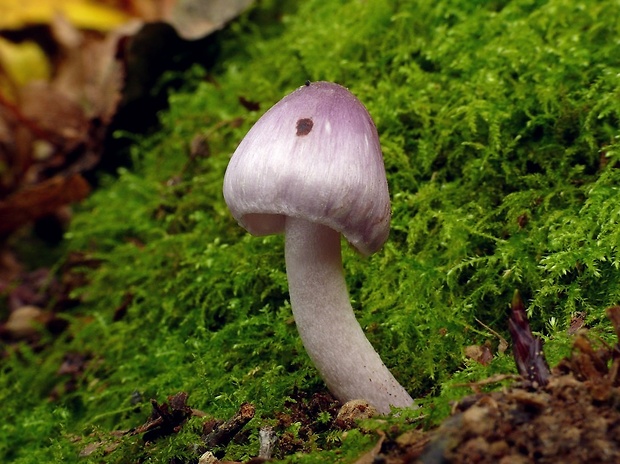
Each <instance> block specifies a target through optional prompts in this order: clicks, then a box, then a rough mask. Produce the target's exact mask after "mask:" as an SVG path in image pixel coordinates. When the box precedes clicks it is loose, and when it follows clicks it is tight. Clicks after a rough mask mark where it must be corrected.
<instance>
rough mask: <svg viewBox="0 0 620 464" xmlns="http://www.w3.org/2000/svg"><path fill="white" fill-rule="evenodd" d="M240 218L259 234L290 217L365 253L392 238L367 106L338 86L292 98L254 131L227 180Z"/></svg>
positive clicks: (315, 86)
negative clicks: (339, 237) (334, 234)
mask: <svg viewBox="0 0 620 464" xmlns="http://www.w3.org/2000/svg"><path fill="white" fill-rule="evenodd" d="M224 199H225V200H226V203H227V204H228V207H229V209H230V211H231V213H232V215H233V217H234V218H235V219H236V220H237V221H238V222H239V224H240V225H241V226H242V227H244V228H245V229H246V230H248V231H249V232H250V233H252V234H254V235H268V234H275V233H282V232H284V223H285V217H286V216H290V217H295V218H303V219H306V220H308V221H311V222H315V223H319V224H323V225H326V226H328V227H330V228H332V229H334V230H336V231H338V232H340V233H341V234H342V235H344V236H345V238H346V239H347V240H348V241H349V242H350V243H351V244H352V245H353V246H354V247H355V248H356V249H357V250H358V251H359V252H360V253H362V254H364V255H368V254H371V253H374V252H375V251H377V250H378V249H379V248H381V246H382V245H383V243H384V242H385V240H386V239H387V237H388V234H389V228H390V198H389V192H388V186H387V181H386V177H385V168H384V166H383V157H382V154H381V147H380V145H379V136H378V134H377V129H376V127H375V125H374V123H373V121H372V119H371V117H370V115H369V114H368V111H367V110H366V108H365V107H364V105H363V104H362V103H361V102H360V101H359V100H358V99H357V98H356V97H355V96H354V95H353V94H352V93H351V92H349V91H348V90H347V89H346V88H344V87H342V86H340V85H338V84H334V83H331V82H314V83H308V84H307V85H304V86H302V87H300V88H299V89H297V90H295V91H294V92H293V93H291V94H289V95H287V96H286V97H284V98H283V99H282V100H280V101H279V102H278V103H277V104H276V105H274V106H273V107H272V108H271V109H269V111H267V112H266V113H265V114H264V115H263V116H262V117H261V118H260V119H259V120H258V121H257V122H256V124H255V125H254V126H253V127H252V128H251V129H250V131H249V132H248V134H247V135H246V137H245V138H244V139H243V140H242V142H241V143H240V144H239V146H238V148H237V150H236V151H235V153H234V154H233V156H232V158H231V160H230V163H229V165H228V169H227V170H226V175H225V177H224Z"/></svg>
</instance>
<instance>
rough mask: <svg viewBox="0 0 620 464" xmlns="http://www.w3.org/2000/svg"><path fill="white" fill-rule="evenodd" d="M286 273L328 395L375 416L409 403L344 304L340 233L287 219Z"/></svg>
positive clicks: (302, 332)
mask: <svg viewBox="0 0 620 464" xmlns="http://www.w3.org/2000/svg"><path fill="white" fill-rule="evenodd" d="M285 233H286V248H285V257H286V273H287V277H288V283H289V293H290V299H291V306H292V308H293V316H294V317H295V323H296V324H297V329H298V331H299V334H300V336H301V339H302V341H303V343H304V346H305V348H306V351H307V352H308V354H309V355H310V358H311V359H312V361H313V362H314V364H315V366H316V367H317V369H318V370H319V372H320V374H321V376H322V378H323V380H324V381H325V383H326V384H327V387H328V388H329V390H330V391H331V392H332V393H333V394H334V396H335V397H336V398H338V399H339V400H340V401H342V402H346V401H349V400H352V399H365V400H367V401H368V402H369V403H371V404H372V405H374V406H375V407H376V408H377V409H378V410H379V412H381V413H383V414H385V413H388V412H390V406H396V407H406V406H411V405H412V404H413V399H412V398H411V396H409V394H408V393H407V392H406V391H405V389H404V388H403V387H402V386H401V385H400V384H399V383H398V382H397V381H396V379H395V378H394V376H393V375H392V374H391V373H390V371H388V369H387V368H386V367H385V365H384V364H383V362H382V361H381V358H380V357H379V355H378V354H377V352H376V351H375V350H374V348H373V347H372V345H371V344H370V342H369V341H368V339H367V338H366V336H365V335H364V332H363V331H362V328H361V327H360V325H359V323H358V322H357V320H356V319H355V314H354V313H353V308H352V307H351V303H350V302H349V293H348V291H347V287H346V283H345V280H344V275H343V270H342V257H341V252H340V234H339V233H338V232H336V231H334V230H333V229H330V228H329V227H326V226H323V225H320V224H315V223H311V222H308V221H305V220H303V219H295V218H290V217H289V218H287V219H286V226H285Z"/></svg>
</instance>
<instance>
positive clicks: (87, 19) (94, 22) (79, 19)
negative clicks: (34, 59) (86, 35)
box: [0, 0, 131, 31]
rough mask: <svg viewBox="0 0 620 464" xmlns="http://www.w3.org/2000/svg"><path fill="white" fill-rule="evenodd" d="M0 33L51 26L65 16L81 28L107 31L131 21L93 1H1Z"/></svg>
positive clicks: (125, 16) (125, 15)
mask: <svg viewBox="0 0 620 464" xmlns="http://www.w3.org/2000/svg"><path fill="white" fill-rule="evenodd" d="M1 3H2V5H1V6H0V29H19V28H22V27H24V26H26V25H29V24H48V23H50V22H51V21H52V19H53V17H54V15H55V14H59V13H60V14H63V15H64V16H65V17H66V18H68V19H69V21H70V22H71V23H72V24H73V25H75V26H76V27H78V28H84V29H95V30H101V31H107V30H110V29H114V28H115V27H117V26H119V25H120V24H122V23H124V22H126V21H128V20H129V19H131V17H130V16H128V15H127V14H125V13H124V12H122V11H119V10H115V9H114V8H110V7H108V6H106V5H103V4H99V3H97V2H96V1H93V0H1Z"/></svg>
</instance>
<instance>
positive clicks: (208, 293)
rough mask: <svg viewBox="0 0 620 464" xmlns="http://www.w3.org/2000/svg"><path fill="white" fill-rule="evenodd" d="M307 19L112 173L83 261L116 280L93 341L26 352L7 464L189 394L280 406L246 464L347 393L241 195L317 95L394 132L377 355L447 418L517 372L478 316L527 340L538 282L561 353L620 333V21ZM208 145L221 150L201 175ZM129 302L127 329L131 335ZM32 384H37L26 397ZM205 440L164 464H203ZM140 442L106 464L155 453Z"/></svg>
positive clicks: (255, 51)
mask: <svg viewBox="0 0 620 464" xmlns="http://www.w3.org/2000/svg"><path fill="white" fill-rule="evenodd" d="M292 5H293V4H291V3H288V4H287V8H288V9H289V10H288V13H286V14H284V15H282V16H280V15H279V14H278V8H281V7H282V6H281V5H278V4H277V3H269V2H266V3H261V4H260V5H259V6H258V7H256V9H255V10H254V11H253V12H250V13H249V16H247V15H246V16H244V17H243V18H241V19H240V20H239V21H237V22H235V23H234V24H233V25H232V26H231V27H230V28H229V30H228V31H227V32H226V33H224V34H223V35H222V47H223V50H224V51H225V53H224V56H223V58H222V60H221V61H220V62H219V63H218V65H217V67H216V68H215V69H213V70H211V71H209V79H204V72H203V71H200V70H192V72H190V73H188V76H187V80H188V86H187V89H185V90H182V91H180V92H178V93H175V94H173V95H171V96H170V109H169V110H168V111H166V112H164V113H163V114H162V115H161V122H162V128H161V130H160V131H159V132H158V133H157V134H155V135H154V136H152V137H150V138H148V139H146V140H139V139H138V140H136V142H135V145H134V149H133V158H134V159H133V161H134V166H133V168H132V169H131V170H123V171H121V172H120V173H119V176H118V178H115V179H107V180H106V182H105V185H104V187H103V188H102V189H101V190H99V191H98V192H96V193H95V194H94V195H93V196H92V198H91V199H90V200H89V201H88V202H87V203H86V204H85V205H84V206H83V207H82V211H81V213H80V214H78V215H77V217H76V218H75V221H74V222H73V225H72V228H71V231H70V232H69V233H68V235H67V241H68V245H69V247H70V249H71V250H77V251H82V252H86V253H88V255H89V256H92V257H94V258H97V259H99V260H101V265H100V266H99V267H98V268H97V269H95V270H91V271H88V272H87V273H88V276H89V279H90V283H89V284H88V285H87V286H85V287H84V288H82V289H80V290H79V291H78V293H79V295H80V297H81V298H82V301H83V303H82V305H81V306H80V308H78V310H77V312H76V313H75V314H72V316H71V317H72V318H73V321H72V325H71V337H68V336H67V337H65V338H62V339H60V340H57V341H55V342H54V344H53V346H52V347H51V348H50V349H48V350H46V351H45V352H44V353H37V354H34V353H30V354H28V355H27V356H21V357H18V356H11V357H9V358H8V359H7V360H3V367H2V369H3V372H2V376H1V377H0V379H1V380H0V403H1V404H3V414H4V415H5V421H4V423H3V425H1V426H0V427H1V428H0V430H1V431H2V433H0V436H2V437H3V438H0V456H1V457H2V459H0V460H3V461H6V460H11V459H14V460H15V461H16V462H42V461H41V456H46V457H47V458H48V459H47V460H49V458H50V456H51V457H52V460H63V461H65V462H68V461H70V460H71V456H73V457H74V458H75V457H76V456H77V450H78V449H79V448H80V447H81V446H83V444H84V442H81V444H78V445H77V447H76V446H75V445H73V444H72V443H71V441H72V437H73V436H74V435H79V436H84V437H85V440H86V442H87V441H88V440H91V441H92V440H95V438H93V436H95V435H96V434H95V435H93V436H91V435H90V434H91V433H93V432H95V431H96V432H97V433H105V432H106V431H111V430H119V429H128V428H131V427H135V426H136V425H139V424H140V423H142V421H143V420H144V418H145V416H146V414H148V405H147V404H146V403H141V404H139V405H138V406H136V405H135V404H134V403H133V402H132V401H133V400H132V398H135V394H136V393H135V392H138V393H139V394H140V396H141V397H142V398H145V399H147V398H156V399H158V400H160V401H161V400H163V399H165V397H166V396H167V395H170V394H173V393H175V392H177V391H180V390H183V391H187V392H189V394H190V404H191V405H192V406H193V407H196V408H199V409H202V410H204V411H207V412H208V414H209V415H212V416H214V417H220V418H225V417H228V416H230V415H232V414H233V413H234V411H235V410H236V408H237V407H238V406H239V404H240V403H242V402H244V401H250V402H252V403H254V404H255V405H256V406H257V418H256V419H254V420H253V421H252V422H251V423H250V425H249V426H248V430H249V435H248V439H247V440H248V441H247V442H246V443H242V444H238V445H235V446H232V447H231V448H230V450H229V455H228V456H227V457H228V458H230V459H241V458H244V457H249V456H252V455H254V454H255V453H256V449H257V436H256V433H257V430H258V427H259V426H260V425H261V423H262V422H263V421H269V420H272V419H273V414H274V411H276V410H278V409H282V408H283V406H284V402H285V401H286V399H287V398H288V397H289V395H291V393H292V391H293V390H294V388H295V387H298V388H301V389H303V390H304V391H307V392H312V391H316V390H320V389H322V388H323V385H322V383H321V380H320V379H319V378H318V376H317V373H316V371H315V370H314V368H313V367H312V365H311V363H310V361H309V359H308V358H307V356H306V354H305V353H304V350H303V346H302V345H301V342H300V341H299V338H298V336H297V334H296V331H295V326H294V322H293V320H292V316H291V313H290V308H289V304H288V302H287V286H286V274H285V267H284V262H283V250H282V238H281V237H266V238H255V237H251V236H249V235H248V234H246V233H245V232H243V231H242V230H241V229H240V228H239V227H238V226H237V225H236V224H235V222H234V221H233V219H232V218H231V217H230V214H229V213H228V211H227V208H226V205H225V204H224V201H223V198H222V195H221V186H222V179H223V173H224V170H225V168H226V165H227V162H228V159H229V156H230V154H231V153H232V151H233V150H234V148H235V146H236V144H237V143H238V142H239V141H240V140H241V139H242V137H243V136H244V134H245V133H246V132H247V130H248V129H249V128H250V127H251V125H252V124H253V123H254V122H255V121H256V119H258V117H259V116H260V115H261V114H262V113H263V112H264V111H265V110H266V109H267V108H268V107H269V106H270V105H272V104H273V103H275V102H276V101H277V100H279V99H280V98H281V97H282V96H283V95H285V94H286V93H288V92H290V91H291V90H293V89H294V88H295V87H297V86H299V85H301V84H302V83H303V82H304V81H305V80H306V79H311V80H320V79H326V80H333V81H336V82H339V83H341V84H343V85H346V86H348V87H349V88H350V89H351V90H352V91H353V92H354V93H355V94H356V95H357V96H358V97H359V98H360V99H361V100H362V101H363V102H364V104H365V105H366V106H367V107H368V109H369V111H370V113H371V114H372V115H373V118H374V119H375V121H376V123H377V127H378V130H379V133H380V137H381V142H382V146H383V149H384V157H385V164H386V169H387V172H388V182H389V185H390V190H391V194H392V199H393V220H392V233H391V237H390V241H389V242H388V243H387V244H386V246H385V247H384V249H383V250H382V251H381V252H379V253H378V254H377V255H375V256H373V257H371V258H369V259H361V258H360V257H358V256H356V255H355V254H354V253H353V252H352V251H351V250H345V267H346V273H347V280H348V283H349V288H350V291H351V298H352V300H353V304H354V307H355V309H356V310H357V316H358V318H359V320H360V322H361V323H362V325H363V327H364V328H365V329H366V332H367V334H368V337H369V339H370V340H371V341H372V343H373V344H374V345H375V346H376V347H377V350H378V351H379V352H380V354H381V356H382V358H383V359H384V361H385V362H386V364H387V365H388V366H389V367H390V369H391V370H392V372H394V374H395V375H396V377H397V378H398V379H399V380H400V381H401V382H402V383H403V385H404V386H405V387H406V388H407V389H408V390H409V391H410V392H411V393H412V394H413V395H414V396H418V397H424V398H425V399H424V400H422V403H423V404H424V405H425V408H424V410H425V411H426V412H428V413H429V418H430V419H429V423H434V422H436V421H438V420H440V419H441V418H442V417H444V416H445V415H446V414H447V412H448V409H447V401H448V400H450V399H454V398H456V397H458V396H459V395H462V394H463V393H465V392H466V391H467V390H466V389H463V388H458V387H456V386H455V385H458V384H460V383H463V382H467V381H472V380H476V379H479V378H482V377H484V376H486V375H489V374H492V373H497V372H503V373H507V372H514V367H513V363H512V359H511V357H510V356H509V354H508V353H506V354H505V355H503V356H502V355H498V356H497V357H496V359H495V360H494V361H493V363H491V365H490V367H483V366H480V365H476V364H474V363H472V362H471V361H466V360H465V358H464V355H463V349H464V348H465V347H466V346H467V345H471V344H481V343H484V342H485V341H489V342H490V343H491V344H492V346H493V347H496V346H497V339H496V337H495V336H494V335H493V334H491V333H490V332H489V331H488V330H487V329H485V328H484V327H483V326H482V325H480V324H479V323H478V322H477V320H479V321H482V322H483V323H484V324H486V325H487V326H489V327H491V328H493V329H494V330H496V331H497V332H500V333H502V334H503V335H504V336H505V337H508V335H507V315H508V309H509V303H510V301H511V297H512V294H513V292H514V290H515V289H519V290H520V292H521V294H522V295H523V296H524V299H525V301H526V305H527V307H528V311H529V315H530V317H531V319H532V325H533V327H534V328H535V330H537V331H539V332H541V333H542V334H544V335H545V337H546V350H547V355H548V357H549V359H550V360H552V361H557V360H558V359H559V358H561V356H563V355H565V354H567V353H568V351H569V338H568V337H567V336H566V335H565V330H566V328H567V326H568V324H569V322H570V319H571V317H572V316H573V315H574V314H575V313H576V312H583V313H585V315H586V322H587V323H588V325H589V326H591V327H593V328H594V329H596V330H597V331H598V333H600V334H601V336H603V337H607V336H609V335H610V334H611V330H610V326H609V324H608V322H607V321H606V320H605V317H604V309H605V308H606V307H607V306H609V305H612V304H617V303H618V302H619V301H620V271H619V269H618V268H619V266H620V258H619V256H618V245H617V244H618V243H620V237H619V234H620V232H618V231H619V230H620V228H619V227H618V222H619V219H620V202H619V201H618V198H619V195H618V186H619V185H620V170H619V169H618V168H617V167H618V162H619V161H620V146H619V145H618V136H619V131H618V126H619V119H620V98H619V97H620V91H619V89H620V85H619V84H620V80H619V78H618V76H619V75H620V74H619V73H620V69H619V66H618V63H619V62H620V60H619V58H620V51H619V49H618V47H617V37H618V32H619V31H618V22H617V20H616V18H618V17H619V16H620V5H619V4H618V3H617V2H614V1H610V0H609V1H604V0H600V1H597V2H585V1H574V0H573V1H570V0H548V1H542V0H538V1H537V0H515V1H512V2H507V1H494V2H482V1H476V2H474V1H468V0H467V1H466V0H460V1H457V0H443V1H439V2H436V1H431V0H424V1H415V2H414V1H412V0H411V1H400V2H390V1H387V0H386V1H381V0H373V1H360V0H342V1H331V2H323V1H319V0H306V1H304V2H296V3H295V4H294V5H295V6H296V7H297V11H293V10H294V8H293V6H292ZM255 18H260V19H259V21H263V22H264V21H268V22H267V23H265V24H266V25H265V27H262V26H261V24H262V23H261V22H258V23H256V22H253V20H254V19H255ZM240 97H243V98H244V99H245V100H247V101H251V102H256V103H258V104H260V110H259V111H250V110H248V109H247V108H246V107H244V106H243V105H242V104H241V103H240ZM196 135H200V136H202V137H205V139H206V140H207V142H208V145H209V148H210V150H209V151H210V156H208V157H202V158H198V159H196V160H195V161H193V162H188V160H189V151H190V141H191V140H192V139H193V137H195V136H196ZM186 165H187V166H186ZM129 296H131V299H130V303H129V305H128V309H127V313H126V315H125V317H124V318H122V319H121V320H119V321H114V313H115V310H116V309H117V308H119V307H120V306H121V305H122V304H123V302H125V301H129V300H128V298H129ZM24 350H25V348H23V349H20V351H21V352H25V351H24ZM67 350H70V351H78V352H82V353H89V355H90V356H91V357H92V359H91V361H90V362H89V363H88V369H87V372H86V374H85V376H84V379H83V382H82V384H81V385H80V386H79V388H78V390H76V391H75V392H69V393H66V394H64V395H62V396H61V399H60V400H58V401H55V402H48V401H46V400H45V398H46V397H47V395H48V394H49V391H50V389H51V388H52V387H54V386H55V385H56V384H61V381H60V380H59V379H58V378H57V377H56V376H55V374H54V372H55V370H56V369H57V366H58V365H59V363H60V362H61V361H60V359H61V358H62V354H63V353H64V352H65V351H67ZM25 384H27V385H35V386H36V390H37V391H36V392H35V393H34V394H33V395H29V396H28V397H24V395H23V394H21V395H20V394H19V393H18V392H19V391H20V388H22V387H23V386H24V385H25ZM20 385H21V386H22V387H20ZM21 391H23V390H21ZM5 411H6V412H5ZM393 422H399V420H397V419H393ZM400 423H401V426H402V424H403V420H401V421H400ZM194 427H198V425H195V426H194ZM189 430H190V431H191V429H189ZM190 431H188V432H184V433H183V434H181V435H178V436H174V437H171V438H170V439H167V440H166V441H165V442H162V443H161V444H158V445H157V446H156V447H154V448H153V449H151V450H149V451H148V452H149V453H150V457H151V458H152V459H155V460H156V461H162V462H163V461H166V457H170V456H182V455H184V454H185V453H187V445H188V444H189V443H191V442H192V440H193V439H194V435H192V434H191V433H190ZM351 436H352V438H350V439H349V438H347V439H346V440H344V441H343V442H342V445H340V440H339V439H338V440H332V441H329V440H327V439H322V440H323V441H320V440H319V442H318V443H320V444H321V445H320V446H318V445H317V446H316V448H314V449H315V451H314V452H313V453H311V454H310V455H304V456H295V457H292V458H290V460H293V461H302V462H315V461H318V460H321V461H323V462H325V460H341V461H343V462H348V461H351V460H353V457H354V456H356V455H358V454H359V453H360V452H361V449H367V448H368V447H369V446H370V443H372V441H373V440H372V438H371V437H370V438H369V436H368V435H363V434H359V433H358V432H355V433H353V434H351ZM132 440H133V441H132ZM132 440H128V441H127V442H123V446H122V447H121V449H119V450H118V451H116V452H114V453H112V454H110V455H109V456H106V457H97V458H93V460H94V461H101V460H105V461H109V462H116V461H118V462H121V461H122V457H126V456H132V453H137V456H143V455H142V454H141V453H146V451H145V450H144V449H142V448H141V447H140V446H139V443H138V442H136V441H135V437H134V438H133V439H132ZM349 440H350V441H349ZM319 448H321V449H323V448H330V450H329V451H324V452H322V453H321V452H320V451H319ZM61 457H62V459H60V458H61ZM133 457H134V458H135V457H136V455H134V456H133ZM132 460H137V459H132Z"/></svg>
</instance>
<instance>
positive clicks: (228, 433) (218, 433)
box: [203, 403, 256, 448]
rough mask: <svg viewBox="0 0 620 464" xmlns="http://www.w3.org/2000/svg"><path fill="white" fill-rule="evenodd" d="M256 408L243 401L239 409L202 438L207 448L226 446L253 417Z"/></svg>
mask: <svg viewBox="0 0 620 464" xmlns="http://www.w3.org/2000/svg"><path fill="white" fill-rule="evenodd" d="M255 412H256V408H255V407H254V405H252V404H250V403H243V404H242V405H241V406H240V407H239V411H237V413H236V414H235V415H234V416H232V417H231V418H230V419H228V420H227V421H226V422H224V423H223V424H222V425H220V426H218V427H217V428H216V429H215V430H213V432H211V433H209V434H208V435H207V436H206V437H204V438H203V442H204V444H205V445H206V446H207V448H213V447H216V446H226V445H227V444H228V443H230V441H231V440H232V439H233V438H234V437H235V435H237V433H239V431H240V430H241V429H242V428H243V427H244V426H245V424H247V423H248V422H250V420H251V419H252V418H253V417H254V413H255Z"/></svg>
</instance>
